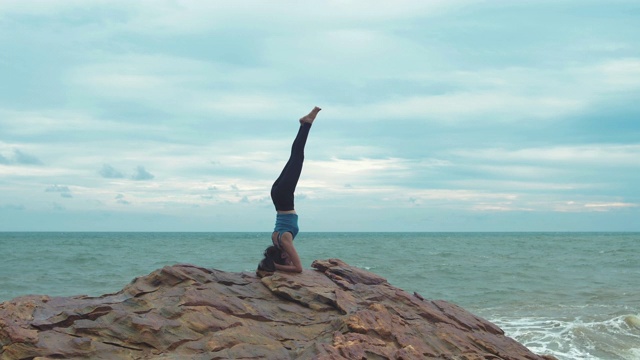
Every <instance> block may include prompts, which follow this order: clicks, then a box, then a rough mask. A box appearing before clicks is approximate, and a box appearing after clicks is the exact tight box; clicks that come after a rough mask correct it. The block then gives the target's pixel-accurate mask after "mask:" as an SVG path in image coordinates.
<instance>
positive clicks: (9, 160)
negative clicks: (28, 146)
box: [0, 149, 42, 165]
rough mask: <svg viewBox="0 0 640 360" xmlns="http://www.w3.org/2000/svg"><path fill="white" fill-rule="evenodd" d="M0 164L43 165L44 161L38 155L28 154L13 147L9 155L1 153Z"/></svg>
mask: <svg viewBox="0 0 640 360" xmlns="http://www.w3.org/2000/svg"><path fill="white" fill-rule="evenodd" d="M0 164H4V165H11V164H19V165H42V161H40V159H38V158H37V157H35V156H33V155H31V154H28V153H26V152H24V151H22V150H19V149H13V152H12V154H11V155H9V156H3V155H2V154H0Z"/></svg>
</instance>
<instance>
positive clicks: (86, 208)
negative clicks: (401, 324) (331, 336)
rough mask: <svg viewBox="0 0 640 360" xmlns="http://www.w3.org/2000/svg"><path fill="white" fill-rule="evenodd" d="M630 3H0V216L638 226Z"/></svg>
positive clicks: (634, 19)
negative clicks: (276, 186)
mask: <svg viewBox="0 0 640 360" xmlns="http://www.w3.org/2000/svg"><path fill="white" fill-rule="evenodd" d="M639 22H640V3H638V2H637V1H577V0H576V1H557V0H554V1H544V0H541V1H511V0H510V1H458V0H454V1H451V0H447V1H422V0H420V1H418V0H415V1H395V2H390V1H370V0H367V1H313V2H312V1H278V2H267V1H242V2H235V1H234V2H229V1H224V2H223V1H117V0H109V1H99V0H95V1H84V0H68V1H62V0H49V1H44V0H42V1H36V0H2V1H1V2H0V49H1V51H0V83H2V86H0V231H47V230H51V231H265V232H268V231H270V230H271V229H272V227H273V222H274V210H273V205H272V204H271V202H270V199H269V188H270V186H271V183H272V181H273V180H274V179H275V178H276V177H277V175H278V174H279V172H280V170H281V167H282V166H283V165H284V163H285V162H286V159H287V157H288V151H289V147H290V144H291V141H292V139H293V137H294V136H295V133H296V131H297V126H298V125H297V120H298V118H299V117H300V116H302V115H303V114H305V113H307V112H308V111H309V110H310V109H311V108H312V107H313V106H315V105H317V106H320V107H322V108H323V110H322V112H321V113H320V115H319V118H318V120H317V122H316V123H315V124H314V126H313V129H312V131H311V134H310V138H309V141H308V143H307V149H306V162H305V168H304V171H303V174H302V177H301V180H300V183H299V185H298V191H297V193H296V200H297V201H296V208H297V210H298V213H299V214H300V226H301V231H640V221H639V220H640V190H639V189H640V186H639V185H638V184H640V101H638V100H639V99H640V27H639V26H638V25H637V24H638V23H639Z"/></svg>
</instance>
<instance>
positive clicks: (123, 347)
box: [0, 259, 551, 360]
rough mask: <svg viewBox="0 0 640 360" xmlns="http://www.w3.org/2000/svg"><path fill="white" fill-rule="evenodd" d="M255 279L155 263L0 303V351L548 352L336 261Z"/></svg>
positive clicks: (81, 354)
mask: <svg viewBox="0 0 640 360" xmlns="http://www.w3.org/2000/svg"><path fill="white" fill-rule="evenodd" d="M313 267H314V268H315V270H305V271H304V272H303V273H302V274H287V273H280V272H277V273H274V274H268V275H267V276H264V277H262V278H260V277H258V276H256V275H254V274H250V273H228V272H223V271H218V270H212V269H205V268H201V267H197V266H193V265H175V266H168V267H164V268H162V269H160V270H156V271H154V272H153V273H151V274H149V275H147V276H144V277H140V278H136V279H134V280H133V281H132V282H131V283H130V284H129V285H127V286H126V287H125V288H124V289H123V290H121V291H120V292H118V293H115V294H107V295H103V296H100V297H87V296H76V297H49V296H34V295H31V296H25V297H20V298H16V299H14V300H12V301H7V302H5V303H2V304H0V345H1V346H2V347H1V350H0V359H34V358H41V359H62V358H64V359H207V360H209V359H467V360H471V359H529V360H535V359H550V358H551V357H541V356H538V355H536V354H533V353H531V352H530V351H529V350H528V349H527V348H525V347H524V346H522V345H521V344H519V343H518V342H516V341H515V340H513V339H511V338H509V337H507V336H505V335H504V333H503V331H502V330H501V329H499V328H498V327H497V326H495V325H494V324H492V323H490V322H488V321H486V320H484V319H482V318H479V317H477V316H475V315H473V314H471V313H469V312H467V311H465V310H464V309H462V308H460V307H458V306H456V305H454V304H451V303H448V302H445V301H431V300H426V299H424V298H423V297H422V296H420V295H418V294H416V293H414V294H409V293H407V292H405V291H403V290H401V289H398V288H395V287H393V286H391V285H390V284H389V283H388V282H387V281H386V280H385V279H384V278H382V277H380V276H377V275H375V274H373V273H370V272H367V271H364V270H361V269H358V268H355V267H352V266H349V265H347V264H345V263H344V262H342V261H340V260H336V259H330V260H322V261H315V262H314V263H313Z"/></svg>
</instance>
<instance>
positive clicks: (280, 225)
mask: <svg viewBox="0 0 640 360" xmlns="http://www.w3.org/2000/svg"><path fill="white" fill-rule="evenodd" d="M299 230H300V229H299V228H298V214H276V226H275V228H274V229H273V231H277V232H278V238H279V237H280V236H282V234H284V233H285V232H287V231H288V232H290V233H291V235H293V238H294V239H295V238H296V235H298V231H299Z"/></svg>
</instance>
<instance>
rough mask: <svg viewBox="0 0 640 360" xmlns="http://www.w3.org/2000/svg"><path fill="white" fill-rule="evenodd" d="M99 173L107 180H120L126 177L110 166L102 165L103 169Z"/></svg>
mask: <svg viewBox="0 0 640 360" xmlns="http://www.w3.org/2000/svg"><path fill="white" fill-rule="evenodd" d="M98 173H99V174H100V175H101V176H102V177H103V178H106V179H120V178H123V177H124V175H123V174H122V173H121V172H120V171H118V170H116V169H115V168H114V167H113V166H111V165H109V164H104V165H102V169H100V171H98Z"/></svg>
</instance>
